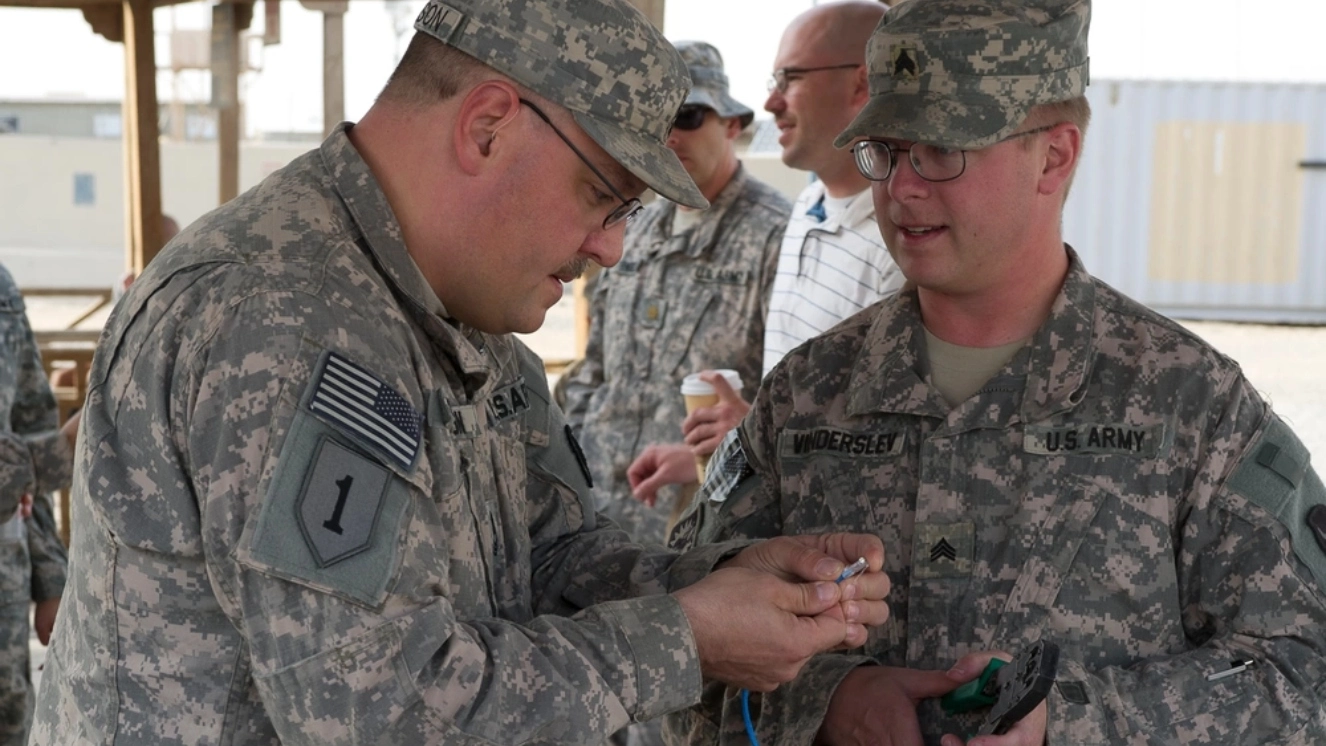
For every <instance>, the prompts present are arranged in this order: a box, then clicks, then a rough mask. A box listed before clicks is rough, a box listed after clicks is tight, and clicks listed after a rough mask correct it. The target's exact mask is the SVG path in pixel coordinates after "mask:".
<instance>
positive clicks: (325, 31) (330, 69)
mask: <svg viewBox="0 0 1326 746" xmlns="http://www.w3.org/2000/svg"><path fill="white" fill-rule="evenodd" d="M299 4H300V5H303V6H304V7H305V8H308V9H309V10H313V11H317V12H319V13H322V134H323V137H326V136H327V135H330V134H331V131H332V128H333V127H335V126H336V125H338V124H340V123H341V122H342V121H343V120H344V119H345V12H346V11H347V10H349V9H350V2H349V0H299Z"/></svg>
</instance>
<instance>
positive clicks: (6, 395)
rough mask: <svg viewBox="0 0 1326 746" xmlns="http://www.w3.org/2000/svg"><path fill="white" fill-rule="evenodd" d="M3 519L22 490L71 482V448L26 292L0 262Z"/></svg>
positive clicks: (0, 517) (0, 490)
mask: <svg viewBox="0 0 1326 746" xmlns="http://www.w3.org/2000/svg"><path fill="white" fill-rule="evenodd" d="M0 350H3V352H4V356H3V359H0V418H3V419H2V420H0V422H3V423H4V425H3V428H2V429H0V520H4V519H8V518H9V516H11V515H13V514H14V510H15V509H16V508H18V502H19V498H20V497H22V496H23V494H24V493H28V494H32V495H44V494H46V493H48V492H52V491H54V490H57V489H60V488H61V487H63V486H65V485H67V484H69V478H70V472H71V471H72V468H73V466H72V465H73V453H72V451H71V450H70V448H69V441H68V440H66V439H65V437H64V435H63V434H61V433H60V423H59V413H58V411H57V409H56V406H55V395H54V394H52V393H51V385H50V383H49V382H48V381H47V380H46V372H45V370H44V369H43V368H42V365H41V353H40V352H38V350H37V342H36V339H34V338H33V336H32V327H30V326H29V325H28V316H27V309H26V306H24V304H23V296H22V295H20V294H19V292H18V286H17V285H15V284H14V278H13V277H11V276H10V274H9V270H7V269H5V268H4V267H3V266H0Z"/></svg>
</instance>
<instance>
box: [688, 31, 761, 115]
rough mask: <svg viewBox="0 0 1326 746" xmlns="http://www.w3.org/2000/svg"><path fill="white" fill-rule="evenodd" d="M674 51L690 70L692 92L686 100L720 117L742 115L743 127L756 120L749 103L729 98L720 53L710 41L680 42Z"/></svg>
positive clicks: (725, 74)
mask: <svg viewBox="0 0 1326 746" xmlns="http://www.w3.org/2000/svg"><path fill="white" fill-rule="evenodd" d="M677 51H678V52H680V53H681V59H682V61H684V62H685V63H686V69H687V70H688V71H690V73H691V92H690V93H688V94H686V103H688V104H699V105H700V106H708V107H709V108H710V109H713V110H714V111H715V112H717V113H718V116H720V117H741V126H742V127H746V126H748V125H749V124H750V123H751V120H753V119H755V112H754V111H752V110H751V108H750V107H749V106H746V105H745V104H743V103H741V102H740V101H738V100H736V99H735V98H732V96H731V94H729V93H728V85H727V73H725V72H723V55H722V54H719V52H718V49H716V48H715V47H714V45H713V44H709V43H706V42H703V41H679V42H677Z"/></svg>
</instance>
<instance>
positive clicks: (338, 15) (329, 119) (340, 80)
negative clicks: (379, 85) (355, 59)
mask: <svg viewBox="0 0 1326 746" xmlns="http://www.w3.org/2000/svg"><path fill="white" fill-rule="evenodd" d="M344 120H345V11H344V10H340V11H337V10H327V11H324V12H323V14H322V136H323V137H326V136H328V135H330V134H331V131H332V129H333V128H334V127H336V125H338V124H340V123H341V122H343V121H344Z"/></svg>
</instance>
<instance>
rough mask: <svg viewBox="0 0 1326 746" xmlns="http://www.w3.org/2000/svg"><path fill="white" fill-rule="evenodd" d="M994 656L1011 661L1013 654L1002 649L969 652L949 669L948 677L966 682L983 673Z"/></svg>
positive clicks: (959, 681)
mask: <svg viewBox="0 0 1326 746" xmlns="http://www.w3.org/2000/svg"><path fill="white" fill-rule="evenodd" d="M993 658H998V659H1000V660H1002V661H1011V660H1013V656H1012V655H1011V654H1009V653H1006V652H1004V651H1002V650H984V651H981V652H979V653H968V654H967V655H964V656H962V657H961V658H959V659H958V662H957V663H954V664H953V667H952V668H950V669H949V670H948V677H949V678H950V679H952V680H954V681H956V682H958V683H960V684H961V683H966V682H968V681H971V680H972V679H974V678H976V677H977V676H980V675H981V672H982V671H984V670H985V667H986V665H988V664H989V663H990V661H991V659H993Z"/></svg>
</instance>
